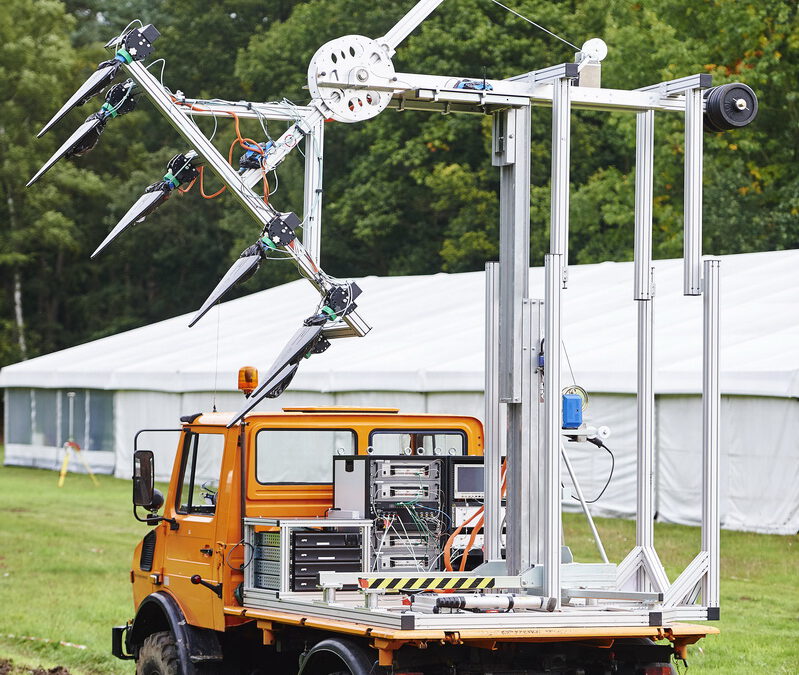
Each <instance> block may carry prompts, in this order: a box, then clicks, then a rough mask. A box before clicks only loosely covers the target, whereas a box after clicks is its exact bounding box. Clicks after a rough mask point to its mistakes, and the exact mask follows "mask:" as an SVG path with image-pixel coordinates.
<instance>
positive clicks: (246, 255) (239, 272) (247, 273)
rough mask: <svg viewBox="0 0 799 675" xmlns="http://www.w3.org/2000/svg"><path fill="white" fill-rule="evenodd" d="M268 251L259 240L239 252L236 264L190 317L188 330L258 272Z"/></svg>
mask: <svg viewBox="0 0 799 675" xmlns="http://www.w3.org/2000/svg"><path fill="white" fill-rule="evenodd" d="M269 250H270V247H269V246H268V244H266V243H264V241H263V240H261V239H259V240H258V241H256V242H255V243H254V244H253V245H252V246H249V247H247V248H246V249H244V250H243V251H242V252H241V255H240V256H239V257H238V259H237V260H236V262H234V263H233V264H232V265H231V266H230V269H229V270H228V271H227V272H225V276H223V277H222V280H221V281H220V282H219V283H218V284H217V285H216V288H214V290H213V291H211V295H209V296H208V297H207V298H206V300H205V302H204V303H203V304H202V307H200V309H198V310H197V313H196V314H195V315H194V316H193V317H192V320H191V321H190V322H189V328H191V327H192V326H193V325H194V324H196V323H197V322H198V321H199V320H200V319H201V318H202V317H203V316H205V314H206V313H207V312H208V310H209V309H211V307H213V306H214V305H215V304H216V303H217V302H218V301H219V300H220V299H221V298H222V296H224V295H225V294H226V293H227V292H228V291H229V290H230V289H231V288H233V286H235V285H236V284H241V283H244V282H245V281H247V280H248V279H250V278H251V277H252V275H253V274H255V273H256V272H257V271H258V268H259V267H260V266H261V261H262V260H265V259H266V254H267V251H269Z"/></svg>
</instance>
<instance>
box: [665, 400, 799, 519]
mask: <svg viewBox="0 0 799 675" xmlns="http://www.w3.org/2000/svg"><path fill="white" fill-rule="evenodd" d="M657 421H658V424H657V430H658V431H657V448H658V457H659V463H660V466H659V469H660V470H659V472H658V512H659V519H660V520H663V521H667V522H674V523H682V524H690V525H694V524H697V523H698V522H699V520H700V519H701V514H702V505H701V504H702V502H701V479H702V453H701V448H702V412H701V407H700V400H699V398H698V397H683V396H660V397H658V399H657ZM797 438H799V400H797V399H791V398H770V397H755V396H724V397H722V404H721V485H720V493H721V526H722V527H724V528H726V529H732V530H752V531H757V532H770V533H774V534H795V533H796V532H798V531H799V442H797Z"/></svg>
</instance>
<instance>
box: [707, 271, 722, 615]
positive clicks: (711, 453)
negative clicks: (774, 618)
mask: <svg viewBox="0 0 799 675" xmlns="http://www.w3.org/2000/svg"><path fill="white" fill-rule="evenodd" d="M719 265H720V261H719V260H706V261H705V264H704V272H705V275H704V295H705V297H704V331H703V334H704V348H703V358H702V440H703V462H702V551H704V552H706V553H707V556H708V572H707V575H706V576H705V578H704V580H703V582H702V598H703V603H704V604H705V606H707V607H718V606H719V574H720V573H719V547H720V527H721V520H720V516H719V435H720V407H721V393H720V389H719Z"/></svg>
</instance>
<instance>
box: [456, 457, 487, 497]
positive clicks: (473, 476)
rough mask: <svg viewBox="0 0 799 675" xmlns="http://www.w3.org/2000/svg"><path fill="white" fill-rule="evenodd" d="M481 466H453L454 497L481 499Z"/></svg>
mask: <svg viewBox="0 0 799 675" xmlns="http://www.w3.org/2000/svg"><path fill="white" fill-rule="evenodd" d="M483 489H484V488H483V465H482V464H456V465H455V490H454V495H453V496H454V497H455V498H456V499H458V498H464V497H471V498H473V499H474V498H482V496H483Z"/></svg>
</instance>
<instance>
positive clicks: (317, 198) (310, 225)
mask: <svg viewBox="0 0 799 675" xmlns="http://www.w3.org/2000/svg"><path fill="white" fill-rule="evenodd" d="M305 139H306V143H305V182H304V186H305V195H304V202H303V210H302V214H303V221H304V222H303V228H302V243H303V246H305V248H306V250H307V251H308V253H309V254H310V256H311V258H312V259H313V261H314V262H315V263H316V264H317V265H320V264H321V263H320V260H319V258H320V250H321V242H322V162H323V157H324V147H325V145H324V143H325V121H324V119H320V120H318V121H317V122H316V124H314V125H313V126H312V128H311V133H310V134H308V135H307V136H306V137H305Z"/></svg>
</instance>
